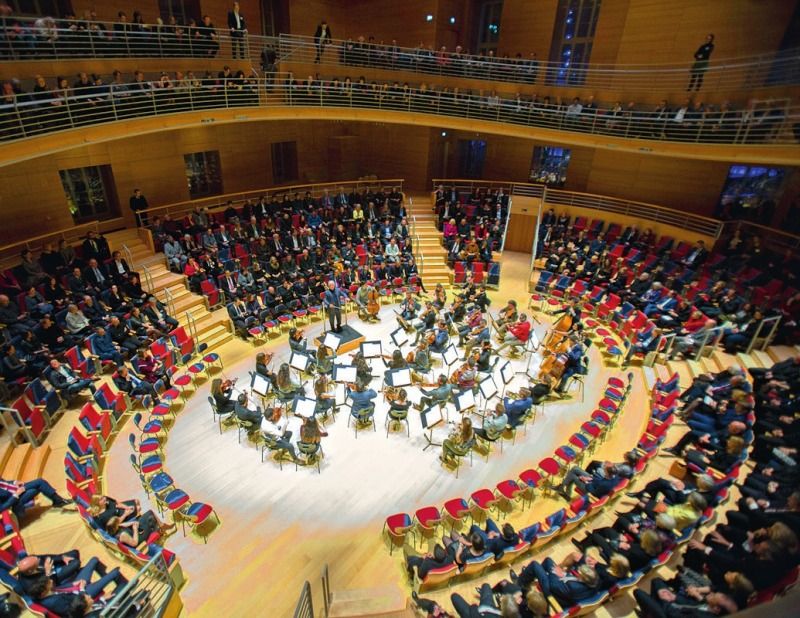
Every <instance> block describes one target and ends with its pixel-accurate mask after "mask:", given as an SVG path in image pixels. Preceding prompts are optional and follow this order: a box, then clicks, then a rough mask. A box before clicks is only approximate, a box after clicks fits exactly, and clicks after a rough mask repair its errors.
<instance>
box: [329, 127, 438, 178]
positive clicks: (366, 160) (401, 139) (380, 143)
mask: <svg viewBox="0 0 800 618" xmlns="http://www.w3.org/2000/svg"><path fill="white" fill-rule="evenodd" d="M347 131H348V133H352V134H354V135H357V136H358V137H359V140H358V145H357V146H354V152H352V153H350V154H351V156H353V157H356V158H357V159H358V161H359V170H360V171H359V174H358V175H359V176H370V175H374V176H377V177H378V178H405V179H406V183H405V185H406V187H407V188H409V189H414V190H424V189H427V188H428V186H429V185H428V153H429V144H430V138H429V132H430V131H431V129H428V128H427V127H408V126H406V127H403V126H397V125H383V124H376V123H360V124H351V125H350V126H348V127H347ZM332 180H337V179H335V178H332ZM342 180H347V179H344V178H343V179H342Z"/></svg>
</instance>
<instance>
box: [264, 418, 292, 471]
mask: <svg viewBox="0 0 800 618" xmlns="http://www.w3.org/2000/svg"><path fill="white" fill-rule="evenodd" d="M261 433H263V434H264V436H265V437H266V438H272V440H274V442H275V446H277V447H278V448H281V449H284V450H286V452H287V453H289V455H290V456H291V458H292V461H293V462H295V463H299V462H300V460H299V459H298V458H297V452H296V451H295V448H294V444H293V443H292V434H293V432H292V431H291V430H290V429H289V419H288V417H287V416H286V415H284V414H283V413H282V410H281V408H280V406H276V407H274V408H273V409H272V414H265V415H264V418H263V419H262V420H261ZM294 437H295V441H296V440H297V436H294Z"/></svg>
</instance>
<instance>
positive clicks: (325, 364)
mask: <svg viewBox="0 0 800 618" xmlns="http://www.w3.org/2000/svg"><path fill="white" fill-rule="evenodd" d="M316 359H317V371H318V372H319V373H320V374H325V375H327V374H329V373H330V372H331V371H333V350H332V349H331V348H329V347H328V346H326V345H321V346H319V347H318V348H317V354H316Z"/></svg>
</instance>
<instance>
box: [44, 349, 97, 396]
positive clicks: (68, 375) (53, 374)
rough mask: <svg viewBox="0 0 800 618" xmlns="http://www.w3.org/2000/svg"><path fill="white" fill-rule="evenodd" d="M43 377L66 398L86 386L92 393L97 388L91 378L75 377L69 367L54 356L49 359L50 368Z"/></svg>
mask: <svg viewBox="0 0 800 618" xmlns="http://www.w3.org/2000/svg"><path fill="white" fill-rule="evenodd" d="M45 377H46V378H47V381H48V382H50V384H52V385H53V388H54V389H56V390H57V391H58V392H59V393H61V394H63V395H64V396H66V397H67V398H70V397H72V396H74V395H77V394H78V393H79V392H81V391H82V390H83V389H85V388H88V389H89V390H90V391H92V392H93V393H94V392H95V391H96V390H97V389H96V387H95V385H94V384H93V383H92V381H91V380H87V379H83V378H79V377H77V376H76V375H75V372H73V371H72V368H71V367H68V366H67V365H62V364H61V363H60V362H59V361H58V360H57V359H55V358H54V359H51V360H50V368H49V369H48V371H47V373H46V374H45Z"/></svg>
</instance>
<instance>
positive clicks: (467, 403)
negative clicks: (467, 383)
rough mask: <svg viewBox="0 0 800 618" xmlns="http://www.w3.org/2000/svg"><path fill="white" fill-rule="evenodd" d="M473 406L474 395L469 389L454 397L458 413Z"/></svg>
mask: <svg viewBox="0 0 800 618" xmlns="http://www.w3.org/2000/svg"><path fill="white" fill-rule="evenodd" d="M474 406H475V394H474V393H473V392H472V389H471V388H468V389H467V390H465V391H461V392H460V393H459V394H458V395H456V407H457V408H458V410H459V412H461V411H462V410H466V409H468V408H472V407H474Z"/></svg>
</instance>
